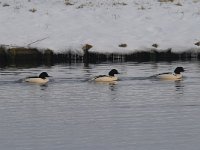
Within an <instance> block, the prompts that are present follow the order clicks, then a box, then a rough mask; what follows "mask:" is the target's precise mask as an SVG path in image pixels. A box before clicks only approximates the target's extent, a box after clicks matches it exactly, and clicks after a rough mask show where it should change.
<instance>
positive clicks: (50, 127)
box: [0, 61, 200, 150]
mask: <svg viewBox="0 0 200 150" xmlns="http://www.w3.org/2000/svg"><path fill="white" fill-rule="evenodd" d="M176 66H183V67H184V68H185V69H186V70H187V71H186V72H184V73H183V75H184V79H183V80H182V81H159V80H155V79H152V78H149V77H150V76H152V75H153V74H156V73H161V72H166V71H167V72H168V71H172V70H174V68H175V67H176ZM111 68H116V69H118V70H119V72H121V74H120V75H118V76H119V78H120V81H118V82H117V83H116V84H98V83H92V82H89V81H88V80H89V79H90V78H91V77H93V76H94V75H98V74H107V73H108V72H109V70H110V69H111ZM42 71H47V72H48V73H49V74H50V75H51V76H53V77H52V78H51V80H50V82H49V83H48V84H47V85H46V86H40V85H35V84H28V83H24V82H22V79H23V78H25V77H26V76H30V75H37V74H39V73H40V72H42ZM199 83H200V62H197V61H194V62H187V61H185V62H171V63H167V62H162V63H153V62H148V63H133V62H132V63H115V64H109V63H105V64H95V65H89V67H84V65H83V64H72V65H68V64H61V65H55V66H51V67H45V66H40V67H37V68H15V67H8V68H2V69H1V70H0V149H3V150H133V149H134V150H147V149H148V150H173V149H174V150H188V149H190V150H198V149H199V147H200V143H199V141H200V98H199V91H200V84H199Z"/></svg>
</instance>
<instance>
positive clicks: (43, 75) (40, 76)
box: [39, 72, 50, 79]
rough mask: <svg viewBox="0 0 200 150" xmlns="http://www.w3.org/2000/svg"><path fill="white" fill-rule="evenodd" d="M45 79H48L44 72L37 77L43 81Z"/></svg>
mask: <svg viewBox="0 0 200 150" xmlns="http://www.w3.org/2000/svg"><path fill="white" fill-rule="evenodd" d="M46 77H50V76H49V75H48V74H47V73H46V72H42V73H41V74H40V75H39V78H42V79H45V78H46Z"/></svg>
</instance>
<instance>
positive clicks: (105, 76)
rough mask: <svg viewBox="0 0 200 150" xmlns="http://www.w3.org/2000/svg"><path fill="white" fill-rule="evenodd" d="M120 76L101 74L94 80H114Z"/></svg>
mask: <svg viewBox="0 0 200 150" xmlns="http://www.w3.org/2000/svg"><path fill="white" fill-rule="evenodd" d="M117 80H118V78H117V77H115V76H107V75H100V76H96V77H95V78H94V81H96V82H112V81H117Z"/></svg>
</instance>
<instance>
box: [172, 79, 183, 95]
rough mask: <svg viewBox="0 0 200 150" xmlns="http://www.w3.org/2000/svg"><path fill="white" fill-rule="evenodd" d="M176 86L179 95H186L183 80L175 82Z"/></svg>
mask: <svg viewBox="0 0 200 150" xmlns="http://www.w3.org/2000/svg"><path fill="white" fill-rule="evenodd" d="M174 85H175V90H176V91H177V92H178V93H179V94H183V93H184V85H183V82H182V80H177V81H175V82H174Z"/></svg>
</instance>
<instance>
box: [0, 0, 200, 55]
mask: <svg viewBox="0 0 200 150" xmlns="http://www.w3.org/2000/svg"><path fill="white" fill-rule="evenodd" d="M66 2H69V3H70V4H72V5H66V4H65V3H66ZM5 4H8V5H9V6H5ZM33 10H35V12H33ZM197 41H200V0H174V2H158V0H0V44H5V45H10V46H24V47H27V46H30V47H36V48H40V49H47V48H48V49H52V50H53V51H54V52H55V53H63V52H65V51H68V50H73V51H81V48H82V46H83V45H85V44H91V45H92V46H93V47H92V49H91V51H96V52H120V53H127V52H134V51H139V50H149V49H151V48H153V47H152V44H154V43H156V44H158V45H159V46H158V48H157V49H158V50H166V49H168V48H172V51H174V52H181V51H186V50H191V49H194V50H197V49H198V47H197V46H196V45H194V43H195V42H197ZM120 44H127V47H119V45H120Z"/></svg>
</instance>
